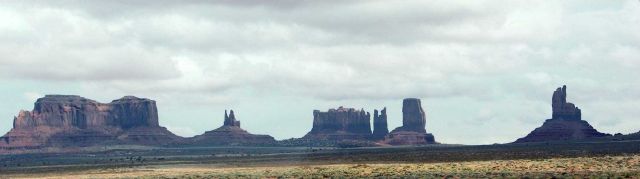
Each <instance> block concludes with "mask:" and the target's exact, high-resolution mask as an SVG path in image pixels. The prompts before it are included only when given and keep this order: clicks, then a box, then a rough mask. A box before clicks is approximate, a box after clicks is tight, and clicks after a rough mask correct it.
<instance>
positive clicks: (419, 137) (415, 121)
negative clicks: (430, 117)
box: [383, 98, 436, 145]
mask: <svg viewBox="0 0 640 179" xmlns="http://www.w3.org/2000/svg"><path fill="white" fill-rule="evenodd" d="M426 122H427V120H426V117H425V112H424V110H423V109H422V103H421V102H420V99H417V98H407V99H404V100H403V101H402V126H400V127H398V128H396V129H394V130H393V131H391V132H390V133H389V134H388V135H387V136H385V138H384V141H383V143H386V144H389V145H422V144H433V143H436V141H435V138H434V137H433V135H432V134H429V133H427V131H426V129H425V127H426Z"/></svg>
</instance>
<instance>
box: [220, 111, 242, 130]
mask: <svg viewBox="0 0 640 179" xmlns="http://www.w3.org/2000/svg"><path fill="white" fill-rule="evenodd" d="M230 113H231V114H229V115H227V110H224V124H223V126H236V127H240V121H238V120H236V115H235V114H233V110H231V112H230Z"/></svg>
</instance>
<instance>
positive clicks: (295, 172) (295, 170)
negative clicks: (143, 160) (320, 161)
mask: <svg viewBox="0 0 640 179" xmlns="http://www.w3.org/2000/svg"><path fill="white" fill-rule="evenodd" d="M523 176H532V177H554V176H555V177H580V178H582V177H591V178H600V177H616V178H617V177H620V178H640V155H633V156H614V157H588V158H559V159H543V160H502V161H480V162H458V163H427V164H340V165H308V166H276V167H220V166H214V165H160V166H143V167H134V168H118V169H97V170H87V171H74V172H65V171H58V172H50V173H40V174H12V175H4V176H3V175H2V174H0V178H52V179H53V178H277V177H285V178H299V177H305V178H306V177H309V178H326V177H385V178H386V177H455V178H458V177H463V178H464V177H474V178H475V177H523Z"/></svg>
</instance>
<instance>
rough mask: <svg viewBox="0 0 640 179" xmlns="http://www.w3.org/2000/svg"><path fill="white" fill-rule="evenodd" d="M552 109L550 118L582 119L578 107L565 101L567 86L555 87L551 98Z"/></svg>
mask: <svg viewBox="0 0 640 179" xmlns="http://www.w3.org/2000/svg"><path fill="white" fill-rule="evenodd" d="M551 107H552V110H553V115H552V119H565V120H582V116H581V115H582V114H581V111H580V109H579V108H578V107H576V106H575V105H574V104H572V103H568V102H567V86H566V85H564V86H562V88H558V89H556V91H554V92H553V97H552V99H551Z"/></svg>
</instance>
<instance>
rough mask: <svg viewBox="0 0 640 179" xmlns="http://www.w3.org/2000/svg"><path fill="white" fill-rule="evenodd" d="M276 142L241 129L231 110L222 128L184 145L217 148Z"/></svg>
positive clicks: (225, 117) (268, 137)
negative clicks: (220, 146)
mask: <svg viewBox="0 0 640 179" xmlns="http://www.w3.org/2000/svg"><path fill="white" fill-rule="evenodd" d="M275 143H276V140H275V139H274V138H273V137H271V136H269V135H256V134H251V133H249V132H247V131H245V130H244V129H242V128H240V121H238V120H236V116H235V114H234V113H233V110H231V112H230V114H229V115H227V111H225V112H224V122H223V124H222V126H221V127H219V128H217V129H215V130H212V131H207V132H205V133H204V134H202V135H198V136H195V137H193V138H190V139H189V140H188V141H187V142H186V143H185V142H183V143H181V144H182V145H193V146H217V145H239V146H241V145H258V146H260V145H273V144H275Z"/></svg>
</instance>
